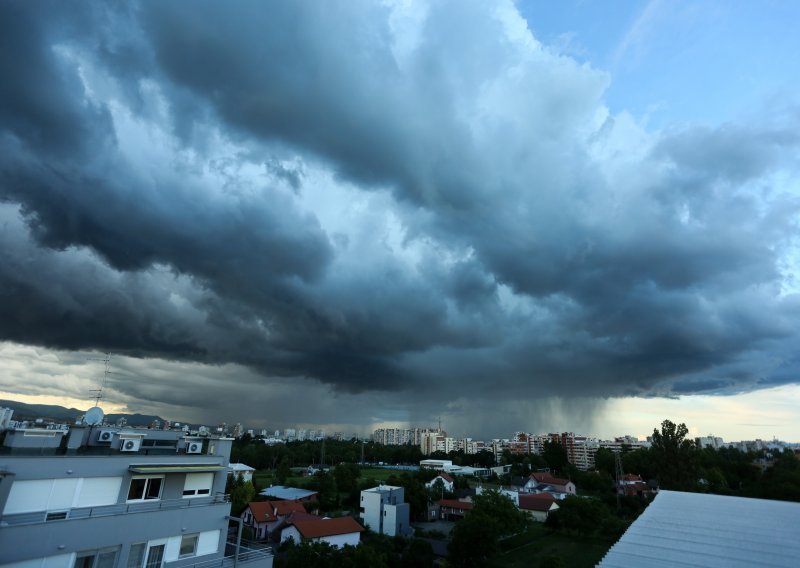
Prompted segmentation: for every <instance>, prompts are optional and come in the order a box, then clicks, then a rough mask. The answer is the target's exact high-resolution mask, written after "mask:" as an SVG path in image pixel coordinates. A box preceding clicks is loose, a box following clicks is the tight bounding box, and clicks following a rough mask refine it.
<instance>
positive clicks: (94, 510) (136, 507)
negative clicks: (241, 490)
mask: <svg viewBox="0 0 800 568" xmlns="http://www.w3.org/2000/svg"><path fill="white" fill-rule="evenodd" d="M220 503H230V496H229V495H225V494H223V493H217V494H215V495H211V496H209V497H194V498H192V499H163V500H162V499H158V500H156V499H154V500H152V501H139V502H136V503H119V504H117V505H104V506H101V507H80V508H76V509H69V510H68V511H63V510H62V511H49V512H48V511H37V512H35V513H17V514H12V515H3V516H2V517H0V528H2V527H5V526H12V525H34V524H38V523H57V522H64V521H73V520H76V519H91V518H95V517H113V516H117V515H129V514H132V513H150V512H153V511H168V510H172V509H187V508H191V507H207V506H208V505H217V504H220Z"/></svg>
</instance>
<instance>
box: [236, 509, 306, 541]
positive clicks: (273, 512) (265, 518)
mask: <svg viewBox="0 0 800 568" xmlns="http://www.w3.org/2000/svg"><path fill="white" fill-rule="evenodd" d="M295 512H301V513H305V512H306V510H305V508H304V507H303V504H302V503H301V502H300V501H253V502H252V503H248V504H247V507H245V509H244V511H242V514H241V518H242V521H243V522H244V525H245V526H248V527H250V528H251V529H252V530H253V538H254V539H255V540H267V539H269V538H272V537H274V536H275V535H273V532H274V531H275V529H276V528H277V527H278V525H279V523H280V522H281V521H283V520H284V519H285V518H286V517H288V516H289V515H291V514H292V513H295Z"/></svg>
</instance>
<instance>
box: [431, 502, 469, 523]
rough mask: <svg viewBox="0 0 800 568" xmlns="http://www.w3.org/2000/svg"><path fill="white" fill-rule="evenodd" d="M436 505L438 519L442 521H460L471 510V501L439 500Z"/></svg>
mask: <svg viewBox="0 0 800 568" xmlns="http://www.w3.org/2000/svg"><path fill="white" fill-rule="evenodd" d="M436 504H437V505H438V506H439V518H440V519H442V520H444V521H460V520H461V519H463V518H464V516H465V515H466V514H467V513H468V512H469V511H471V510H472V502H471V501H460V500H456V499H440V500H439V501H437V503H436Z"/></svg>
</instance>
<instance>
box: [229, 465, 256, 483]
mask: <svg viewBox="0 0 800 568" xmlns="http://www.w3.org/2000/svg"><path fill="white" fill-rule="evenodd" d="M254 471H255V468H253V467H250V466H249V465H247V464H243V463H231V464H228V473H230V474H231V475H236V476H238V477H241V478H242V481H253V472H254Z"/></svg>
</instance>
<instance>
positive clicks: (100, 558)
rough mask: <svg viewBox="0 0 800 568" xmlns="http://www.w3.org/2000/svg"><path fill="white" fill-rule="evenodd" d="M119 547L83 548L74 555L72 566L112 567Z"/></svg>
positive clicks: (81, 567) (90, 567)
mask: <svg viewBox="0 0 800 568" xmlns="http://www.w3.org/2000/svg"><path fill="white" fill-rule="evenodd" d="M119 549H120V547H119V546H115V547H113V548H102V549H100V550H85V551H83V552H79V553H78V554H76V555H75V564H74V568H114V566H115V565H116V563H117V553H118V552H119Z"/></svg>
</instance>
